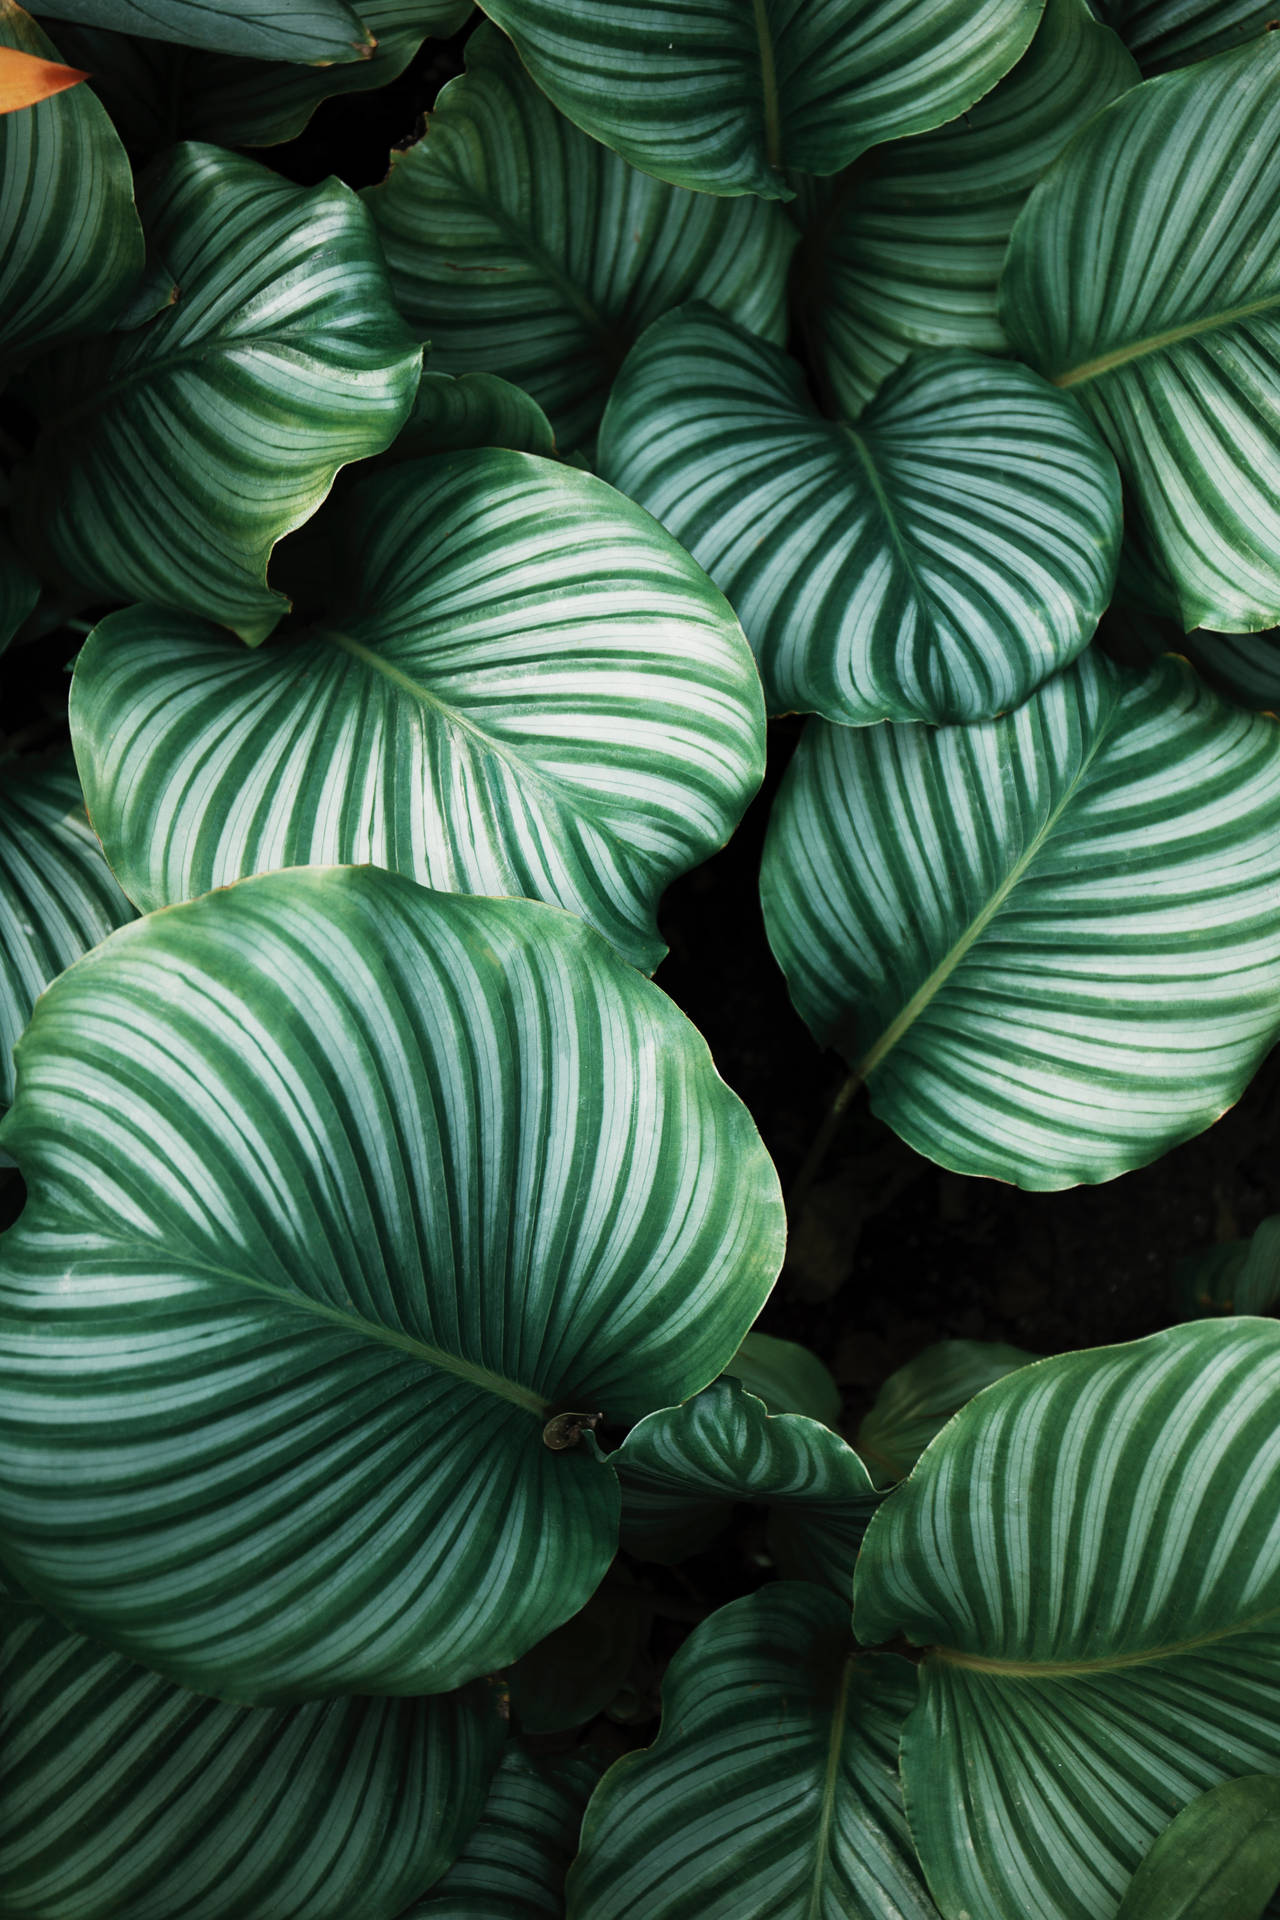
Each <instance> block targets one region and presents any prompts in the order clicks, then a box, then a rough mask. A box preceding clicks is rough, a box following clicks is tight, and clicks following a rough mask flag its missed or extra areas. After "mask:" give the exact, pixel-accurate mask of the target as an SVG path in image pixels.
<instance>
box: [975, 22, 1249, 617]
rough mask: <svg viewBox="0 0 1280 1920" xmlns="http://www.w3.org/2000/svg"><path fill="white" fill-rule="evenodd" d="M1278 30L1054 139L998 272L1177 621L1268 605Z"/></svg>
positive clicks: (1006, 310)
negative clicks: (1124, 498) (1151, 557)
mask: <svg viewBox="0 0 1280 1920" xmlns="http://www.w3.org/2000/svg"><path fill="white" fill-rule="evenodd" d="M1277 153H1280V40H1277V39H1276V38H1275V37H1274V36H1267V37H1266V38H1264V39H1261V40H1257V41H1253V42H1250V43H1249V44H1248V45H1246V46H1244V47H1242V48H1240V49H1239V50H1238V51H1237V52H1234V53H1225V54H1220V55H1219V56H1218V57H1217V58H1216V59H1214V60H1210V61H1205V62H1202V63H1201V64H1200V65H1197V66H1193V67H1188V68H1185V69H1183V70H1182V71H1180V72H1177V73H1169V74H1164V75H1163V76H1161V77H1160V78H1159V79H1156V80H1148V81H1146V82H1144V84H1143V85H1142V86H1140V87H1135V88H1134V89H1133V90H1132V91H1131V92H1130V93H1128V94H1126V95H1124V97H1123V98H1122V99H1120V100H1117V101H1115V102H1114V103H1113V104H1112V105H1111V106H1110V107H1107V108H1104V110H1103V111H1102V113H1100V114H1099V115H1097V117H1096V118H1095V119H1093V120H1091V121H1090V122H1089V124H1088V125H1087V126H1085V127H1084V128H1082V129H1081V131H1080V132H1079V133H1078V134H1076V136H1075V137H1074V139H1073V140H1071V141H1070V142H1069V144H1068V145H1067V147H1066V149H1065V150H1064V152H1063V153H1062V154H1061V155H1060V157H1059V158H1058V159H1057V160H1056V161H1055V162H1054V164H1053V166H1052V167H1051V168H1050V169H1049V171H1048V173H1047V174H1046V175H1045V177H1044V179H1043V180H1042V181H1041V182H1040V185H1039V186H1038V187H1037V188H1036V189H1035V191H1034V193H1033V194H1032V196H1031V198H1030V199H1029V200H1028V202H1027V205H1026V207H1025V208H1024V210H1023V212H1022V214H1021V215H1020V216H1019V219H1018V223H1017V225H1016V227H1015V228H1014V232H1013V238H1012V241H1011V243H1010V248H1009V256H1008V262H1007V264H1006V267H1005V272H1004V278H1003V281H1002V283H1001V308H1000V317H1001V322H1002V324H1003V326H1004V329H1005V331H1006V333H1007V334H1008V336H1009V338H1010V340H1011V341H1012V343H1013V345H1014V348H1015V349H1016V351H1017V352H1018V353H1020V354H1021V355H1022V356H1023V358H1024V359H1026V360H1028V361H1029V362H1030V363H1031V365H1032V366H1034V367H1037V368H1038V369H1039V370H1040V372H1041V373H1043V374H1046V375H1047V376H1048V377H1049V378H1050V379H1052V380H1053V381H1054V383H1055V384H1056V385H1057V386H1060V387H1063V388H1065V389H1068V390H1069V391H1070V392H1072V393H1073V394H1075V396H1076V397H1077V398H1078V399H1079V400H1080V401H1081V402H1082V403H1083V405H1084V406H1085V408H1086V409H1087V410H1088V412H1089V414H1090V415H1091V417H1092V419H1093V420H1094V422H1095V424H1096V425H1097V427H1098V429H1099V431H1100V432H1101V433H1102V434H1103V436H1104V438H1105V439H1106V440H1107V442H1108V444H1109V445H1110V447H1111V449H1112V451H1113V452H1114V453H1115V456H1116V459H1117V460H1118V461H1119V464H1120V470H1121V473H1122V475H1123V477H1124V480H1125V484H1126V488H1127V490H1128V495H1129V503H1128V504H1129V510H1130V511H1131V512H1132V514H1133V516H1134V518H1135V521H1136V522H1137V525H1138V528H1139V533H1140V537H1141V538H1142V539H1144V540H1146V541H1148V542H1149V543H1150V545H1151V547H1152V549H1153V551H1154V553H1155V556H1156V559H1157V561H1158V563H1159V565H1160V566H1161V567H1162V568H1163V570H1164V571H1165V572H1167V573H1168V574H1169V576H1170V578H1171V580H1172V583H1173V587H1174V591H1175V593H1176V597H1177V603H1178V607H1179V610H1180V613H1181V617H1182V623H1183V625H1184V626H1185V627H1186V628H1188V629H1190V628H1191V627H1196V626H1207V627H1213V628H1221V629H1223V630H1225V631H1227V632H1248V631H1252V630H1255V629H1257V628H1260V627H1270V626H1275V625H1276V624H1277V622H1278V621H1280V402H1278V400H1277V377H1278V376H1277V366H1278V364H1280V316H1278V313H1277V309H1278V308H1280V225H1277V223H1276V221H1275V220H1274V218H1273V203H1274V191H1273V184H1272V182H1273V175H1274V171H1275V166H1276V159H1277Z"/></svg>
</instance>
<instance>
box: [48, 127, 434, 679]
mask: <svg viewBox="0 0 1280 1920" xmlns="http://www.w3.org/2000/svg"><path fill="white" fill-rule="evenodd" d="M145 212H146V215H147V226H148V237H149V239H150V240H151V242H152V244H153V245H154V247H155V248H156V250H157V252H158V254H159V256H160V257H161V258H162V259H163V261H164V262H165V265H166V267H167V268H168V270H169V272H170V273H171V274H172V276H173V278H174V280H175V281H176V282H177V284H178V285H179V286H180V287H181V289H182V295H181V298H180V299H179V300H178V301H177V303H176V305H174V306H172V307H170V308H169V309H168V310H167V311H165V312H162V313H161V314H160V315H159V316H158V317H157V318H156V319H154V320H152V321H151V322H150V323H149V324H148V325H146V326H143V327H139V328H137V329H135V330H134V331H132V332H129V333H122V334H114V335H109V336H107V337H105V338H103V339H100V340H95V341H92V342H90V343H88V344H87V345H85V346H83V347H79V348H76V349H64V351H63V352H62V353H61V354H59V355H58V356H57V357H56V358H51V359H50V360H48V361H46V362H45V363H44V365H43V367H42V369H41V378H40V383H39V386H38V388H37V389H36V391H35V393H34V396H33V397H34V400H35V403H36V406H37V409H38V411H39V412H40V414H41V416H42V419H43V426H44V431H43V433H42V435H41V438H40V441H39V442H38V444H37V447H36V452H35V455H34V459H33V464H32V468H31V470H30V471H29V472H28V473H26V474H24V484H25V489H26V491H25V493H24V496H23V505H24V509H25V512H26V520H25V525H26V527H27V529H28V530H29V531H30V533H31V534H32V536H33V537H35V538H37V539H39V540H42V541H44V542H46V543H47V545H48V547H49V549H50V551H51V552H52V554H53V556H54V557H55V559H56V560H57V561H58V562H59V563H60V564H61V566H62V567H63V568H64V569H65V570H66V571H67V572H68V573H69V574H70V576H71V577H72V578H73V579H75V580H77V581H79V582H81V583H82V584H83V585H84V586H86V587H89V588H91V589H94V590H95V591H96V592H97V593H99V594H105V595H109V596H113V597H116V598H122V599H123V598H128V599H137V600H148V601H151V602H153V603H154V604H156V605H159V606H168V607H173V608H177V609H191V610H194V611H198V612H199V613H201V614H202V615H203V616H204V617H206V618H209V619H215V620H217V621H219V622H220V623H222V624H225V625H227V626H229V627H231V628H232V629H233V630H234V631H235V632H237V633H239V634H240V635H241V637H242V638H243V639H246V640H248V641H250V642H256V641H259V640H261V639H262V638H263V637H264V635H266V634H268V633H269V632H270V631H271V629H272V628H273V627H274V626H275V624H276V622H277V621H278V620H279V618H280V616H281V615H282V614H283V613H284V612H286V611H287V602H286V601H285V600H284V599H283V598H282V597H281V596H280V595H279V594H276V593H273V592H271V590H270V589H269V588H268V587H267V584H266V568H267V561H268V558H269V556H270V553H271V549H272V546H273V545H274V543H275V542H276V540H278V539H279V537H280V536H281V535H282V534H283V533H286V532H288V530H289V529H290V528H291V527H296V526H298V525H300V524H301V522H302V521H304V520H306V519H307V518H309V516H310V515H311V514H312V513H313V512H314V511H315V509H316V508H317V507H318V506H319V504H320V502H321V501H322V500H323V499H324V497H325V495H326V493H327V492H328V491H329V487H330V485H331V483H332V480H333V476H334V474H335V473H336V471H337V470H338V468H339V467H340V466H342V465H343V464H344V463H345V462H347V461H349V460H355V459H359V458H361V457H363V456H365V455H367V454H372V453H377V452H379V451H380V450H381V449H382V448H383V447H385V446H386V445H387V443H388V442H389V441H390V440H391V439H393V438H394V436H395V433H396V431H397V429H398V428H399V427H400V425H401V424H402V422H403V421H404V419H405V417H406V415H407V414H408V411H409V407H410V404H411V402H412V399H413V393H414V389H415V388H416V386H417V382H418V373H419V365H420V357H421V356H420V351H419V349H418V347H417V346H416V344H415V343H414V342H413V341H412V339H411V338H410V336H409V335H408V333H407V332H406V330H405V328H404V325H403V323H402V322H401V321H400V319H399V318H398V316H397V315H396V312H395V309H394V307H393V306H392V303H391V295H390V291H389V288H388V285H387V278H386V271H385V269H384V267H383V265H382V261H381V258H380V256H379V252H378V243H377V238H376V236H375V235H374V233H373V231H372V227H371V225H370V222H369V219H368V216H367V215H366V214H365V212H364V209H363V208H362V207H361V206H360V205H359V203H358V202H357V201H356V199H355V198H354V196H353V195H352V194H351V193H350V192H349V191H348V189H347V188H346V187H343V186H341V185H339V183H338V182H337V181H336V180H330V181H328V182H326V183H325V184H324V185H322V186H319V187H315V188H312V189H302V188H298V187H294V186H292V185H290V184H289V183H288V182H286V181H284V180H282V179H280V178H279V177H278V176H277V175H275V174H272V173H270V172H269V171H268V170H267V169H266V168H265V167H262V166H260V165H259V164H258V163H257V162H256V161H253V160H246V159H243V158H241V157H239V156H237V155H234V154H230V153H225V152H223V151H221V150H219V149H217V148H214V147H201V146H187V147H182V148H179V149H178V150H177V152H176V154H175V155H174V157H173V158H172V159H171V160H170V161H169V162H168V163H167V164H166V165H165V167H164V168H163V169H162V170H161V172H160V173H158V174H157V175H155V176H154V177H153V179H152V182H151V187H150V191H149V193H148V195H147V200H146V207H145Z"/></svg>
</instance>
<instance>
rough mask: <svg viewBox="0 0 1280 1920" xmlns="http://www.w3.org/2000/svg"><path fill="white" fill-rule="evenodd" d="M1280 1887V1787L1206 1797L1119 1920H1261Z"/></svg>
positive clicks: (1231, 1784)
mask: <svg viewBox="0 0 1280 1920" xmlns="http://www.w3.org/2000/svg"><path fill="white" fill-rule="evenodd" d="M1277 1887H1280V1780H1278V1779H1276V1778H1275V1777H1274V1776H1273V1775H1269V1774H1261V1773H1253V1774H1247V1775H1246V1776H1245V1777H1244V1778H1243V1779H1242V1780H1224V1781H1223V1782H1222V1785H1221V1786H1218V1787H1210V1789H1209V1791H1208V1792H1207V1793H1202V1794H1199V1795H1198V1796H1197V1797H1196V1799H1194V1800H1193V1801H1192V1802H1191V1805H1190V1806H1189V1807H1184V1808H1183V1809H1182V1812H1181V1813H1180V1814H1179V1815H1178V1817H1177V1819H1176V1820H1174V1821H1173V1822H1172V1824H1171V1825H1169V1826H1168V1827H1166V1828H1165V1830H1164V1832H1163V1833H1162V1834H1161V1835H1160V1838H1159V1839H1158V1840H1157V1841H1156V1843H1155V1845H1154V1847H1152V1849H1151V1852H1150V1853H1149V1854H1148V1855H1147V1857H1146V1859H1145V1860H1144V1861H1143V1863H1142V1865H1141V1866H1140V1867H1139V1868H1138V1871H1137V1873H1136V1874H1135V1875H1134V1877H1133V1880H1132V1882H1131V1883H1130V1886H1129V1890H1128V1892H1127V1893H1126V1894H1125V1897H1124V1899H1123V1900H1122V1901H1121V1902H1120V1911H1119V1913H1118V1914H1117V1915H1116V1920H1261V1915H1262V1912H1263V1909H1264V1908H1265V1907H1266V1904H1267V1902H1268V1900H1270V1898H1271V1896H1272V1894H1273V1893H1274V1892H1275V1891H1276V1889H1277Z"/></svg>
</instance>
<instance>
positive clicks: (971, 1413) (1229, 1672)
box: [854, 1320, 1280, 1920]
mask: <svg viewBox="0 0 1280 1920" xmlns="http://www.w3.org/2000/svg"><path fill="white" fill-rule="evenodd" d="M1277 1392H1280V1326H1278V1325H1276V1323H1275V1322H1273V1321H1263V1320H1236V1321H1208V1322H1204V1321H1202V1322H1200V1323H1199V1324H1198V1325H1195V1326H1190V1327H1176V1328H1174V1329H1173V1331H1172V1332H1169V1333H1160V1334H1155V1335H1153V1336H1152V1337H1151V1338H1150V1339H1147V1340H1139V1341H1135V1342H1133V1343H1132V1344H1131V1345H1128V1346H1121V1347H1107V1348H1101V1349H1098V1348H1095V1349H1094V1350H1092V1351H1090V1352H1086V1353H1072V1354H1064V1355H1061V1356H1059V1357H1057V1358H1055V1359H1052V1360H1042V1361H1040V1362H1039V1363H1038V1364H1037V1365H1035V1366H1032V1367H1025V1368H1020V1369H1019V1370H1018V1372H1017V1373H1013V1374H1010V1375H1009V1377H1008V1378H1007V1379H1005V1380H1000V1381H997V1382H996V1384H995V1385H994V1386H991V1387H988V1388H987V1390H986V1392H985V1393H983V1394H980V1395H979V1397H978V1398H977V1399H976V1400H974V1401H971V1402H970V1404H969V1406H967V1407H966V1408H964V1409H963V1410H962V1411H961V1412H960V1413H959V1414H957V1415H956V1418H955V1420H954V1421H953V1422H952V1423H951V1425H950V1426H949V1427H948V1428H947V1429H946V1431H945V1432H944V1433H943V1434H942V1435H941V1436H940V1437H939V1438H938V1439H937V1440H936V1441H935V1442H934V1444H933V1446H932V1447H930V1449H929V1451H928V1452H927V1453H926V1454H925V1456H924V1458H923V1459H922V1461H921V1462H920V1465H919V1466H918V1467H917V1468H916V1471H915V1472H914V1473H913V1474H912V1476H911V1478H910V1479H909V1480H908V1481H907V1482H906V1483H905V1484H904V1485H903V1486H902V1487H900V1488H899V1489H898V1490H897V1491H895V1492H894V1493H891V1494H890V1495H889V1497H888V1499H887V1500H886V1501H885V1503H884V1505H883V1507H882V1508H881V1509H880V1512H879V1513H878V1514H877V1515H876V1517H875V1518H874V1520H873V1521H872V1523H871V1526H870V1528H869V1529H868V1532H867V1538H866V1542H865V1544H864V1546H863V1549H862V1554H861V1557H860V1559H859V1562H858V1573H857V1579H856V1582H855V1588H854V1626H855V1629H856V1631H857V1633H858V1635H859V1636H860V1638H862V1639H863V1640H866V1641H869V1642H873V1641H879V1640H883V1639H886V1638H888V1637H889V1636H891V1635H895V1636H896V1635H897V1634H899V1633H905V1634H906V1635H907V1637H908V1639H910V1640H912V1641H914V1642H915V1643H916V1644H918V1645H920V1646H922V1647H924V1648H926V1649H927V1651H926V1653H925V1655H924V1658H923V1660H922V1662H921V1665H920V1674H921V1699H920V1704H919V1706H918V1707H917V1708H916V1709H915V1711H914V1712H913V1713H912V1715H911V1717H910V1718H909V1720H908V1721H907V1723H906V1726H905V1728H904V1731H903V1738H902V1773H903V1783H904V1788H905V1793H906V1801H907V1810H908V1814H909V1816H910V1820H911V1831H912V1835H913V1837H914V1839H915V1843H916V1846H917V1848H918V1850H919V1854H920V1859H921V1863H922V1865H923V1867H924V1870H925V1873H926V1875H927V1877H928V1881H929V1885H930V1887H931V1888H932V1890H933V1894H934V1898H935V1899H936V1900H937V1902H938V1904H939V1906H940V1907H941V1908H942V1911H943V1913H944V1914H945V1915H947V1916H948V1920H959V1916H960V1915H962V1914H966V1913H968V1914H984V1915H985V1914H1001V1915H1003V1914H1046V1915H1048V1914H1052V1915H1053V1916H1054V1920H1112V1916H1114V1915H1115V1914H1116V1910H1117V1908H1118V1907H1119V1904H1120V1900H1121V1897H1122V1895H1123V1893H1124V1891H1125V1888H1126V1886H1127V1885H1128V1882H1129V1879H1130V1877H1131V1875H1132V1874H1133V1873H1134V1871H1135V1869H1136V1868H1137V1866H1138V1863H1139V1861H1140V1860H1141V1859H1142V1856H1143V1855H1144V1854H1145V1853H1146V1852H1147V1850H1148V1848H1149V1847H1150V1846H1151V1843H1152V1842H1153V1841H1154V1840H1155V1838H1156V1836H1157V1835H1158V1834H1159V1833H1160V1831H1161V1830H1162V1828H1164V1827H1165V1826H1166V1825H1167V1824H1168V1822H1169V1821H1170V1820H1171V1819H1172V1818H1173V1816H1174V1815H1175V1814H1176V1813H1177V1812H1178V1810H1179V1808H1181V1807H1182V1806H1184V1805H1185V1804H1186V1802H1187V1801H1188V1800H1189V1799H1190V1798H1191V1797H1192V1796H1193V1795H1195V1794H1197V1793H1200V1792H1202V1791H1203V1790H1204V1789H1205V1788H1206V1787H1210V1786H1213V1785H1214V1784H1216V1783H1217V1782H1218V1781H1220V1780H1222V1779H1225V1778H1228V1777H1230V1776H1233V1775H1236V1774H1240V1773H1253V1772H1273V1773H1274V1772H1280V1532H1277V1529H1276V1525H1275V1515H1276V1507H1277V1502H1278V1501H1280V1447H1278V1446H1277V1435H1276V1421H1275V1405H1276V1394H1277Z"/></svg>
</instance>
